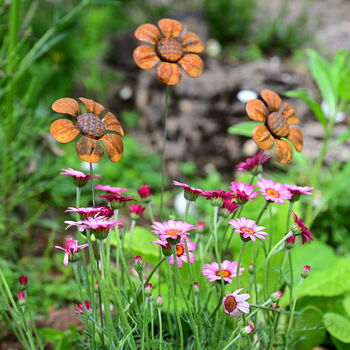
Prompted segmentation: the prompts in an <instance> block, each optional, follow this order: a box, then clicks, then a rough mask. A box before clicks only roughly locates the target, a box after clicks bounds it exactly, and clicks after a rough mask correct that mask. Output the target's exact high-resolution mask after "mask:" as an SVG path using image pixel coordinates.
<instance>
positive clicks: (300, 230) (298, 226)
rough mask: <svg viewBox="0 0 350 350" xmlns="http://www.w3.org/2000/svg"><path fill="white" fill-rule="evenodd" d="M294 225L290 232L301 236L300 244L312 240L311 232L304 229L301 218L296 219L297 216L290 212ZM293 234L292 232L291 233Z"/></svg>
mask: <svg viewBox="0 0 350 350" xmlns="http://www.w3.org/2000/svg"><path fill="white" fill-rule="evenodd" d="M292 214H293V219H294V225H293V227H292V231H295V234H296V235H297V236H298V235H301V243H302V244H305V243H308V242H310V241H312V240H313V238H312V233H311V231H310V230H309V229H308V228H307V227H306V225H305V224H304V221H303V219H302V218H298V216H297V215H296V214H295V213H294V212H292ZM293 233H294V232H293Z"/></svg>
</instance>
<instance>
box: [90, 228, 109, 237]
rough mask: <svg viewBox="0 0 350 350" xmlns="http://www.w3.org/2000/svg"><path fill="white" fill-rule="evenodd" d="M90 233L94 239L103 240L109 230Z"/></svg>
mask: <svg viewBox="0 0 350 350" xmlns="http://www.w3.org/2000/svg"><path fill="white" fill-rule="evenodd" d="M92 233H93V234H94V235H95V237H96V239H98V240H104V239H106V238H107V237H108V233H109V229H107V230H105V229H99V230H92Z"/></svg>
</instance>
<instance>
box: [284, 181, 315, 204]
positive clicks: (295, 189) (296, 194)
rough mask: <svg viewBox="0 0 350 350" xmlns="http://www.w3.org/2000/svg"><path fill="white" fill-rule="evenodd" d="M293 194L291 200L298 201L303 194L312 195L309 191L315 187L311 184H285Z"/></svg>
mask: <svg viewBox="0 0 350 350" xmlns="http://www.w3.org/2000/svg"><path fill="white" fill-rule="evenodd" d="M284 186H285V187H286V188H287V189H288V190H289V192H290V193H291V194H292V198H291V201H293V202H295V201H298V200H299V198H300V196H301V195H302V194H307V195H312V193H310V192H309V191H313V190H314V188H313V187H310V186H304V187H302V186H296V185H287V184H286V185H284Z"/></svg>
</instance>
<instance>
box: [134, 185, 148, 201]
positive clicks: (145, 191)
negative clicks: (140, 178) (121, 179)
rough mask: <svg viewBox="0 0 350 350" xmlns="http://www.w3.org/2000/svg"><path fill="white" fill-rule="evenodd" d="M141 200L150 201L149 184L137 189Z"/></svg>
mask: <svg viewBox="0 0 350 350" xmlns="http://www.w3.org/2000/svg"><path fill="white" fill-rule="evenodd" d="M137 193H138V194H139V196H140V197H141V200H142V202H144V203H149V202H150V201H151V187H150V186H149V185H142V186H140V188H139V189H138V190H137Z"/></svg>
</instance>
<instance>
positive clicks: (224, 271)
mask: <svg viewBox="0 0 350 350" xmlns="http://www.w3.org/2000/svg"><path fill="white" fill-rule="evenodd" d="M215 275H216V276H218V277H221V275H220V271H217V272H216V273H215ZM222 275H223V276H224V278H227V277H230V276H231V272H230V271H227V270H222Z"/></svg>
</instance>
